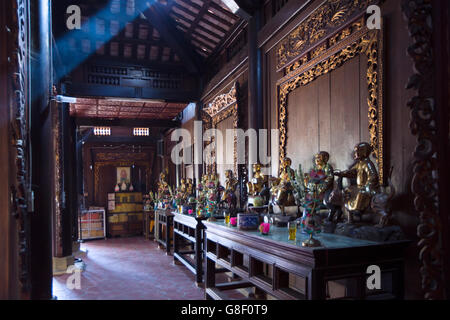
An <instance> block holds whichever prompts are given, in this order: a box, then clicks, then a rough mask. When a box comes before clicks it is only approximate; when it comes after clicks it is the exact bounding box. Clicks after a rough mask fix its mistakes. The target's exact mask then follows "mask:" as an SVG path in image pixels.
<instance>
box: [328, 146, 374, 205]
mask: <svg viewBox="0 0 450 320" xmlns="http://www.w3.org/2000/svg"><path fill="white" fill-rule="evenodd" d="M371 153H372V147H371V146H370V144H368V143H366V142H362V143H359V144H357V145H356V146H355V148H354V154H353V157H354V159H355V160H356V162H355V163H354V164H353V165H352V166H351V167H350V168H349V169H348V170H346V171H343V172H338V173H335V174H334V175H336V176H338V177H344V178H349V179H356V185H352V186H350V187H348V188H346V189H345V195H346V197H345V199H346V200H345V208H346V209H347V210H349V211H350V212H352V211H357V212H363V211H365V210H366V209H368V208H369V206H370V202H371V199H372V197H373V196H374V195H375V194H376V193H377V192H379V178H378V172H377V169H376V167H375V165H374V163H373V162H372V160H370V158H369V157H370V154H371Z"/></svg>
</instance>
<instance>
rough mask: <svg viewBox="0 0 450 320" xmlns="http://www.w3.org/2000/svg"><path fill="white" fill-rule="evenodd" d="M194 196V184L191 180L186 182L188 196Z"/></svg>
mask: <svg viewBox="0 0 450 320" xmlns="http://www.w3.org/2000/svg"><path fill="white" fill-rule="evenodd" d="M193 194H194V183H193V182H192V179H191V178H188V179H187V180H186V196H187V197H188V198H189V197H190V196H192V195H193Z"/></svg>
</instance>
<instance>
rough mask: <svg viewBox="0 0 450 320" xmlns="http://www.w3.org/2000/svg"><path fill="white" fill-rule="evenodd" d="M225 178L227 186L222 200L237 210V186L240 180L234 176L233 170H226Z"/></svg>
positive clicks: (233, 209) (229, 207)
mask: <svg viewBox="0 0 450 320" xmlns="http://www.w3.org/2000/svg"><path fill="white" fill-rule="evenodd" d="M225 178H226V180H225V188H224V192H223V195H222V201H223V202H226V203H227V205H228V209H230V211H235V210H236V203H237V197H236V187H237V184H238V180H237V179H236V178H235V177H234V174H233V171H232V170H226V171H225Z"/></svg>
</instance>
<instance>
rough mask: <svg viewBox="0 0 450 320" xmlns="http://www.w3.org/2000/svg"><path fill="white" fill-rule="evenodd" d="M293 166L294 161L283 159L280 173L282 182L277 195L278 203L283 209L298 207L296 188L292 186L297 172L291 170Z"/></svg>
mask: <svg viewBox="0 0 450 320" xmlns="http://www.w3.org/2000/svg"><path fill="white" fill-rule="evenodd" d="M291 165H292V160H291V159H290V158H285V159H283V162H282V166H281V172H280V182H279V184H278V191H277V193H276V202H277V204H278V205H280V206H282V207H290V206H295V205H296V203H295V198H294V193H293V190H294V186H293V185H292V180H293V179H295V172H294V170H293V169H292V168H291Z"/></svg>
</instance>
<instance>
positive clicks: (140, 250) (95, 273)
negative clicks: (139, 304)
mask: <svg viewBox="0 0 450 320" xmlns="http://www.w3.org/2000/svg"><path fill="white" fill-rule="evenodd" d="M81 249H82V250H83V251H85V250H88V254H87V257H86V258H83V261H84V262H85V263H86V270H85V271H84V272H82V273H81V283H80V284H81V289H79V290H77V289H73V290H70V289H69V288H68V287H67V286H66V280H67V278H68V277H69V275H68V274H67V275H62V276H57V277H54V278H53V295H54V296H56V297H57V298H58V299H59V300H199V299H203V298H204V291H203V289H201V288H198V287H197V286H196V285H195V279H194V275H193V274H192V273H191V272H189V271H188V270H187V269H186V268H185V267H184V266H182V265H175V264H174V263H173V257H172V256H167V255H166V254H165V251H164V250H160V249H158V246H157V244H156V243H155V242H153V241H152V240H150V241H149V240H145V239H144V238H141V237H133V238H113V239H107V240H95V241H90V242H86V243H83V244H82V245H81Z"/></svg>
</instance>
